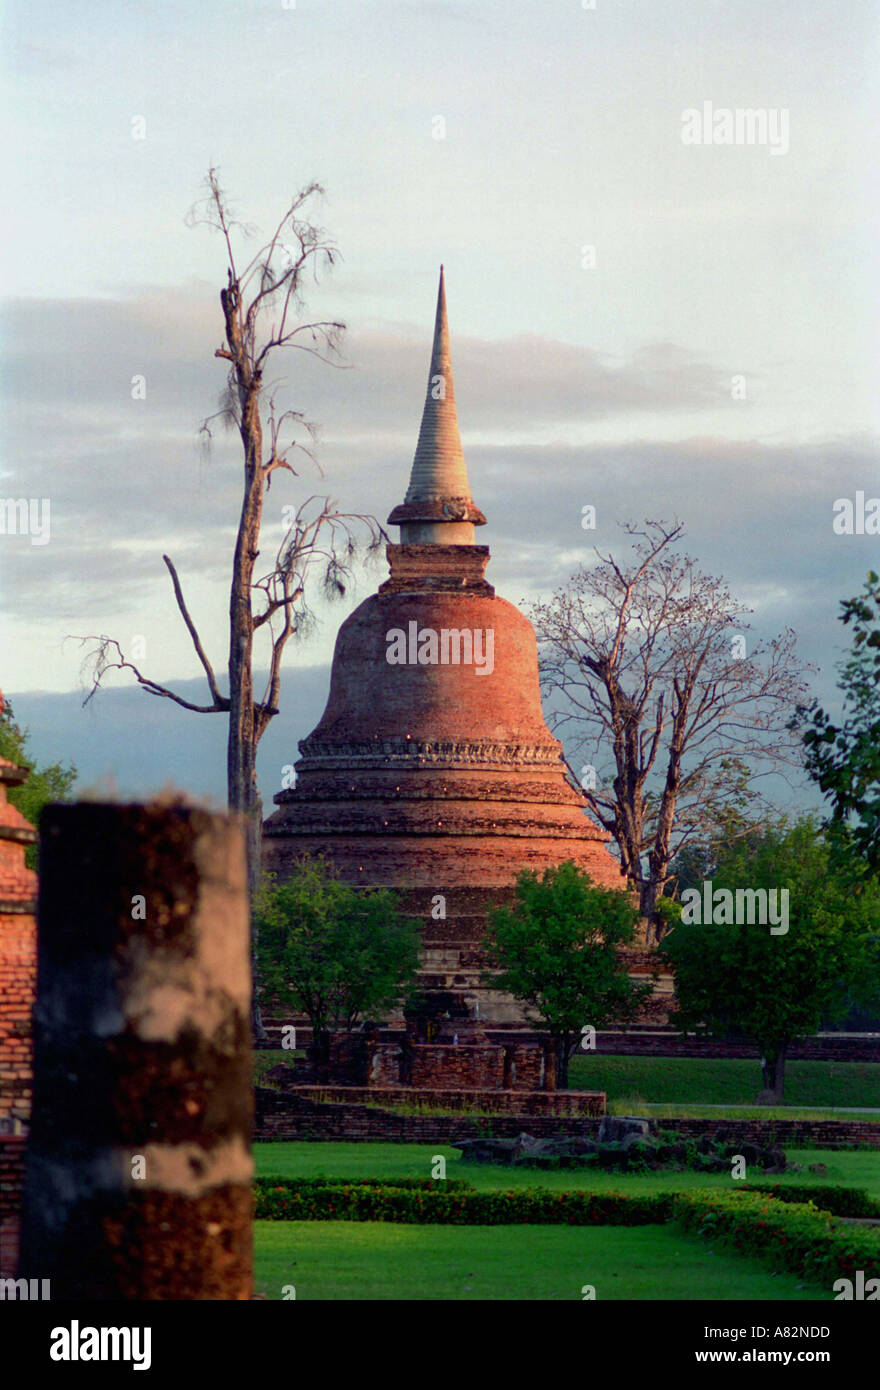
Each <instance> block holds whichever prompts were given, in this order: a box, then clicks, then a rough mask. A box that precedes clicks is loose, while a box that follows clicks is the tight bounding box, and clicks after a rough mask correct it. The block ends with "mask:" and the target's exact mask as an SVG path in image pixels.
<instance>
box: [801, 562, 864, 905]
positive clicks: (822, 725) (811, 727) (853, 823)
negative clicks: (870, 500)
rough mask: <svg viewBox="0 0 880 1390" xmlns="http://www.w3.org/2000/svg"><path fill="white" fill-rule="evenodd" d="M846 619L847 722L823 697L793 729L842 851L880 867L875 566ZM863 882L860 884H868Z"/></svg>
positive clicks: (845, 606) (843, 676) (843, 683)
mask: <svg viewBox="0 0 880 1390" xmlns="http://www.w3.org/2000/svg"><path fill="white" fill-rule="evenodd" d="M840 606H841V610H842V611H841V621H842V622H843V623H844V624H845V625H846V626H849V625H851V626H852V632H853V640H852V648H851V650H850V654H849V656H848V658H847V659H846V660H845V661H844V662H842V663H840V665H839V666H838V668H837V669H838V671H839V672H840V680H839V682H838V687H839V689H840V690H841V691H842V692H843V696H844V708H843V718H842V721H841V723H839V724H835V723H834V722H833V721H832V719H831V716H830V715H829V714H827V713H826V712H825V710H823V709H821V708H820V706H819V704H818V701H815V700H814V701H813V703H812V704H811V705H809V706H806V707H805V706H799V707H798V711H797V714H796V716H795V719H794V720H793V721H792V727H793V728H796V727H800V728H801V729H802V730H803V741H804V746H805V749H806V765H807V771H808V772H809V773H810V776H811V777H812V778H813V779H814V781H815V782H817V783H818V785H819V787H820V788H821V790H822V791H823V792H824V793H825V797H826V799H827V800H829V801H830V803H831V815H830V817H829V820H828V830H829V833H830V835H831V838H832V841H833V843H834V845H835V848H836V850H837V852H838V853H842V854H843V856H844V857H846V858H848V859H849V860H850V861H851V862H855V863H860V864H861V865H863V866H864V870H866V871H867V873H868V874H869V875H876V874H878V873H880V579H878V577H877V575H876V574H875V572H874V571H873V570H869V572H868V577H867V580H866V582H865V587H864V590H863V592H862V593H861V594H860V595H857V596H856V597H855V598H850V599H844V600H843V601H842V602H841V605H840ZM861 886H862V885H861V883H859V884H858V887H859V889H861Z"/></svg>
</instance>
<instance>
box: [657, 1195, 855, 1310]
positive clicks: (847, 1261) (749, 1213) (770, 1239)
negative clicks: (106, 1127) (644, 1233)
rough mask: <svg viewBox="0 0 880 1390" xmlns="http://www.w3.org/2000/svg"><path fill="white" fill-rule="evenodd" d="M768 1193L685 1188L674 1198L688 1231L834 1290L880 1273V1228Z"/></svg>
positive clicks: (675, 1211)
mask: <svg viewBox="0 0 880 1390" xmlns="http://www.w3.org/2000/svg"><path fill="white" fill-rule="evenodd" d="M790 1192H791V1189H790V1188H789V1189H787V1191H786V1196H785V1198H784V1199H783V1200H782V1201H780V1200H779V1198H778V1196H770V1194H769V1193H764V1192H755V1191H751V1192H743V1191H739V1192H732V1193H720V1192H682V1193H678V1194H677V1195H676V1197H675V1198H674V1199H673V1209H674V1215H675V1219H676V1221H677V1222H678V1224H679V1225H681V1226H682V1227H683V1228H684V1229H685V1230H687V1231H694V1232H696V1233H697V1234H698V1235H700V1236H703V1237H709V1238H711V1239H712V1240H713V1241H720V1242H722V1243H723V1244H726V1245H732V1246H733V1247H734V1248H735V1249H736V1250H737V1251H738V1252H739V1253H740V1254H743V1255H756V1256H759V1257H761V1258H762V1259H765V1260H770V1261H771V1262H772V1263H773V1264H774V1265H775V1266H776V1268H777V1269H779V1268H782V1269H788V1270H792V1271H793V1272H794V1273H796V1274H802V1275H804V1276H805V1277H806V1278H808V1279H811V1280H815V1281H816V1282H818V1283H820V1284H827V1285H828V1288H829V1290H830V1289H831V1286H832V1285H833V1283H834V1281H835V1280H836V1279H839V1278H840V1277H841V1276H845V1277H847V1278H850V1279H851V1278H853V1276H854V1274H855V1271H856V1270H858V1269H861V1270H864V1271H865V1274H866V1277H870V1278H874V1277H877V1276H878V1275H880V1231H878V1230H877V1228H876V1227H859V1226H841V1225H838V1224H837V1223H836V1222H835V1219H834V1217H833V1216H832V1215H831V1213H830V1212H828V1211H820V1210H819V1209H818V1208H817V1207H816V1206H815V1205H814V1204H813V1203H812V1202H802V1203H796V1202H793V1201H792V1200H791V1199H790V1196H789V1193H790Z"/></svg>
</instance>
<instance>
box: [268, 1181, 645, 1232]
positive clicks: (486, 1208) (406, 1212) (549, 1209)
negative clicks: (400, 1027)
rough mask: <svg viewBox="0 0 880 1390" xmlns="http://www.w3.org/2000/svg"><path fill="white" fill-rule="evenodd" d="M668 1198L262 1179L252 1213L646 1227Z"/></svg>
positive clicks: (287, 1217) (271, 1217)
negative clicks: (480, 1190) (478, 1190)
mask: <svg viewBox="0 0 880 1390" xmlns="http://www.w3.org/2000/svg"><path fill="white" fill-rule="evenodd" d="M671 1214H672V1197H671V1196H670V1195H669V1194H667V1193H660V1194H656V1195H652V1196H637V1197H626V1196H623V1195H622V1194H621V1193H618V1192H602V1193H595V1192H553V1191H550V1190H548V1189H544V1188H534V1189H532V1188H523V1189H521V1190H520V1191H516V1192H476V1191H474V1190H473V1189H472V1188H470V1187H469V1186H468V1185H467V1184H464V1183H456V1182H455V1180H452V1179H450V1180H445V1181H444V1180H442V1179H440V1180H438V1181H436V1182H431V1181H430V1180H428V1181H423V1180H421V1179H415V1180H410V1182H409V1183H408V1184H406V1185H403V1183H401V1184H394V1185H392V1184H390V1183H385V1184H380V1183H370V1182H351V1183H334V1182H329V1181H328V1182H322V1181H318V1182H315V1181H312V1182H311V1183H300V1182H297V1181H288V1180H281V1179H271V1178H269V1179H267V1178H261V1179H260V1180H259V1181H258V1182H257V1184H256V1211H255V1216H256V1217H257V1218H259V1219H262V1220H268V1221H397V1222H403V1223H410V1224H412V1223H415V1224H434V1225H443V1226H507V1225H548V1226H558V1225H569V1226H593V1225H605V1226H646V1225H651V1224H654V1223H660V1222H663V1221H667V1220H668V1219H669V1218H670V1216H671Z"/></svg>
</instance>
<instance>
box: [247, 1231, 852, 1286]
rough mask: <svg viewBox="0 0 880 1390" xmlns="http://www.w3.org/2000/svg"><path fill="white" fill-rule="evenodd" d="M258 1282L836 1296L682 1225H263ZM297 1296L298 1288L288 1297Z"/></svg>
mask: <svg viewBox="0 0 880 1390" xmlns="http://www.w3.org/2000/svg"><path fill="white" fill-rule="evenodd" d="M254 1239H255V1256H256V1279H255V1282H256V1287H257V1291H258V1292H259V1293H260V1294H261V1295H263V1296H264V1297H265V1298H269V1299H281V1298H283V1297H284V1295H283V1293H282V1290H283V1288H284V1286H285V1285H293V1287H294V1288H295V1290H296V1298H297V1299H298V1300H299V1299H324V1300H331V1299H332V1300H344V1299H351V1300H353V1299H382V1300H413V1299H431V1300H437V1299H443V1300H462V1299H474V1300H481V1299H485V1300H492V1301H495V1300H500V1299H577V1300H580V1299H582V1297H583V1294H582V1289H583V1286H584V1285H585V1284H591V1285H592V1286H593V1287H594V1289H595V1291H596V1299H597V1300H603V1299H604V1300H606V1301H607V1300H617V1299H662V1300H667V1299H724V1300H732V1299H762V1300H764V1299H790V1300H792V1301H795V1300H802V1299H812V1300H816V1299H828V1298H832V1297H833V1294H832V1292H831V1290H830V1289H824V1288H822V1287H821V1286H819V1285H818V1284H807V1283H805V1282H804V1281H803V1280H802V1279H800V1278H799V1277H798V1276H797V1275H794V1274H788V1273H785V1272H782V1273H779V1274H774V1273H773V1271H772V1270H770V1269H769V1268H768V1267H767V1266H765V1265H762V1264H760V1263H759V1262H758V1261H755V1260H751V1259H744V1258H742V1257H740V1256H735V1255H731V1254H729V1253H728V1252H727V1251H725V1250H721V1249H719V1251H718V1252H717V1253H715V1252H713V1250H712V1248H711V1247H710V1246H709V1245H708V1244H707V1242H705V1241H703V1240H701V1239H699V1238H698V1237H695V1236H691V1235H684V1234H683V1233H681V1232H679V1231H677V1230H676V1228H675V1227H672V1226H641V1227H619V1226H603V1227H601V1228H600V1229H594V1228H588V1227H577V1228H573V1227H569V1226H482V1227H474V1226H402V1225H393V1224H391V1223H387V1222H360V1221H332V1222H331V1221H290V1222H279V1221H257V1222H256V1223H255V1231H254ZM288 1297H290V1295H289V1294H288Z"/></svg>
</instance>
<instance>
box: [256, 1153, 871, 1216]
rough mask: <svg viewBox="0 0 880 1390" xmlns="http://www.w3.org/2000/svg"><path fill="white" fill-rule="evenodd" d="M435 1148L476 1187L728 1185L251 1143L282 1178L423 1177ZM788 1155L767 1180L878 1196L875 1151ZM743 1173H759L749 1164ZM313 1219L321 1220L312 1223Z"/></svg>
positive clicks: (261, 1171)
mask: <svg viewBox="0 0 880 1390" xmlns="http://www.w3.org/2000/svg"><path fill="white" fill-rule="evenodd" d="M435 1154H442V1155H443V1156H444V1157H445V1159H446V1176H447V1177H448V1178H466V1179H467V1181H468V1182H470V1183H472V1184H473V1186H474V1187H476V1188H478V1189H484V1190H485V1189H491V1188H501V1189H505V1188H506V1189H513V1188H519V1187H549V1188H552V1189H553V1190H554V1191H565V1190H571V1189H575V1188H576V1189H581V1188H583V1189H586V1190H588V1191H593V1192H632V1193H641V1192H681V1191H685V1190H689V1189H691V1188H696V1187H716V1188H717V1187H725V1186H730V1187H733V1186H735V1185H736V1184H735V1183H734V1181H733V1179H728V1180H727V1182H725V1181H724V1179H723V1178H719V1177H718V1175H717V1174H715V1173H688V1172H685V1173H628V1174H621V1173H605V1172H593V1171H591V1170H590V1169H589V1168H582V1169H578V1168H569V1169H563V1170H561V1171H556V1172H553V1171H545V1170H543V1169H535V1168H507V1167H500V1166H499V1167H496V1166H495V1165H494V1164H481V1163H473V1164H471V1163H462V1161H461V1159H460V1157H459V1154H458V1150H457V1149H453V1148H450V1147H449V1146H448V1145H446V1144H372V1143H367V1144H355V1143H352V1144H346V1143H335V1142H334V1143H306V1142H302V1143H258V1144H255V1145H254V1158H255V1163H256V1171H257V1175H258V1176H259V1177H281V1178H293V1177H302V1178H383V1177H384V1178H391V1177H394V1178H430V1176H431V1163H432V1159H433V1156H434V1155H435ZM789 1156H790V1158H791V1160H792V1161H793V1162H795V1163H798V1164H800V1165H801V1169H802V1171H801V1172H800V1173H790V1174H786V1175H785V1177H784V1178H783V1177H779V1178H775V1177H774V1178H773V1179H772V1181H774V1182H782V1181H784V1182H790V1183H792V1184H808V1185H811V1186H812V1185H815V1184H817V1183H825V1184H835V1185H838V1186H844V1187H862V1188H866V1189H867V1190H868V1191H869V1192H870V1193H871V1194H872V1195H873V1196H875V1197H878V1198H880V1150H877V1149H873V1150H868V1149H859V1150H846V1149H792V1150H791V1153H790V1155H789ZM811 1163H824V1164H825V1165H826V1167H827V1169H828V1171H827V1173H821V1174H817V1173H811V1172H809V1169H808V1165H809V1164H811ZM749 1177H751V1178H754V1179H756V1180H757V1179H760V1173H759V1172H758V1171H757V1170H756V1171H755V1172H754V1173H752V1174H749ZM319 1224H320V1223H319Z"/></svg>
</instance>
